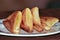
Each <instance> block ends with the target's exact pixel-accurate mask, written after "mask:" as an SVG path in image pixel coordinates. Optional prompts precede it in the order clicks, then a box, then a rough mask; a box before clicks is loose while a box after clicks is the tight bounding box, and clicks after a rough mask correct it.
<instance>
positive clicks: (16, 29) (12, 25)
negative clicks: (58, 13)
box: [3, 11, 22, 34]
mask: <svg viewBox="0 0 60 40" xmlns="http://www.w3.org/2000/svg"><path fill="white" fill-rule="evenodd" d="M21 21H22V13H21V11H16V12H13V13H12V14H11V15H10V16H8V17H7V18H6V19H5V20H4V21H3V24H4V25H5V27H6V28H7V29H8V30H9V31H10V32H11V33H15V34H18V33H20V24H21Z"/></svg>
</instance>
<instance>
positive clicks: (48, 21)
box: [41, 17, 59, 30]
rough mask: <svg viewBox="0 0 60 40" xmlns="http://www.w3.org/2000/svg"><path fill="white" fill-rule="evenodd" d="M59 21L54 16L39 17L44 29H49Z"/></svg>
mask: <svg viewBox="0 0 60 40" xmlns="http://www.w3.org/2000/svg"><path fill="white" fill-rule="evenodd" d="M58 21H59V19H58V18H56V17H41V22H42V25H43V27H44V29H45V30H50V29H51V28H52V26H53V25H54V24H55V23H57V22H58Z"/></svg>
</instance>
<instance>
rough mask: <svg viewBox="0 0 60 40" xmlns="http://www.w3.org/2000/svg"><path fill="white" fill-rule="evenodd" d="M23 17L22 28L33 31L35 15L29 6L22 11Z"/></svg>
mask: <svg viewBox="0 0 60 40" xmlns="http://www.w3.org/2000/svg"><path fill="white" fill-rule="evenodd" d="M22 14H23V18H22V20H23V21H22V24H21V28H22V29H24V30H25V31H27V32H32V31H33V17H32V13H31V11H30V9H29V8H25V9H24V10H23V11H22Z"/></svg>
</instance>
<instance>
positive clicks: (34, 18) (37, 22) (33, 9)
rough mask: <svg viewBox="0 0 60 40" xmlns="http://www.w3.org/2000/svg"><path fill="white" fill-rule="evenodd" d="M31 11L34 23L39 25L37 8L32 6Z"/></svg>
mask: <svg viewBox="0 0 60 40" xmlns="http://www.w3.org/2000/svg"><path fill="white" fill-rule="evenodd" d="M31 12H32V15H33V21H34V24H36V25H40V24H41V21H40V17H39V8H38V7H34V8H32V9H31Z"/></svg>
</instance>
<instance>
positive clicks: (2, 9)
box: [0, 0, 60, 18]
mask: <svg viewBox="0 0 60 40" xmlns="http://www.w3.org/2000/svg"><path fill="white" fill-rule="evenodd" d="M35 6H37V7H39V8H40V9H42V11H40V14H41V15H47V16H55V17H58V18H60V15H59V14H60V0H0V18H6V17H7V16H9V15H10V14H11V13H12V12H13V11H16V10H23V9H24V8H27V7H28V8H33V7H35ZM57 9H58V10H57Z"/></svg>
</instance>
